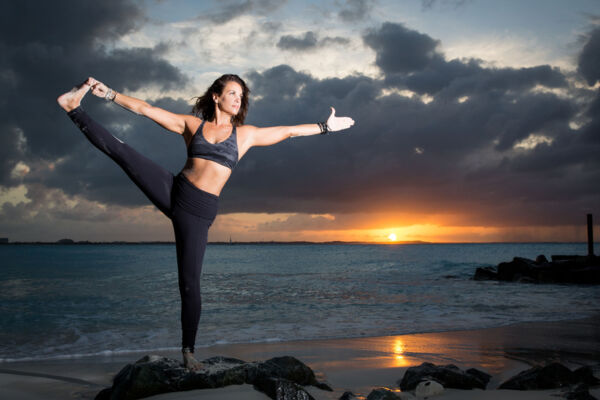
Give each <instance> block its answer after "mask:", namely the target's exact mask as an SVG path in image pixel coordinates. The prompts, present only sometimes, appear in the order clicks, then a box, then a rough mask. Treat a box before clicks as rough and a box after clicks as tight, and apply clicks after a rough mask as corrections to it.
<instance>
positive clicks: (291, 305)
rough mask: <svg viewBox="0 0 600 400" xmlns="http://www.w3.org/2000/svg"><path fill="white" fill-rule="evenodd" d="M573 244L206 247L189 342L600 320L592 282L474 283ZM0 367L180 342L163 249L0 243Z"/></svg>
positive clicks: (568, 250)
mask: <svg viewBox="0 0 600 400" xmlns="http://www.w3.org/2000/svg"><path fill="white" fill-rule="evenodd" d="M586 253H587V245H586V244H585V243H565V244H557V243H527V244H415V245H350V244H339V245H337V244H335V245H329V244H328V245H320V244H294V245H285V244H277V245H268V244H248V245H246V244H235V245H215V244H213V245H209V246H208V247H207V251H206V256H205V261H204V267H203V274H202V281H201V286H202V299H203V304H202V317H201V320H200V328H199V331H198V337H197V341H196V346H197V347H203V346H210V345H214V344H225V343H251V342H273V341H289V340H303V339H325V338H351V337H364V336H383V335H397V334H406V333H422V332H439V331H449V330H463V329H478V328H488V327H497V326H502V325H507V324H512V323H516V322H525V321H555V320H564V319H574V318H580V317H581V318H583V317H590V316H594V315H598V314H599V312H600V301H599V299H600V288H598V287H597V286H586V285H556V284H543V285H536V284H524V283H509V282H494V281H474V280H472V279H471V278H472V276H473V274H474V272H475V268H476V267H479V266H487V265H496V264H498V263H499V262H502V261H509V260H511V259H512V258H513V257H514V256H521V257H528V258H535V257H536V256H537V255H538V254H545V255H546V256H547V257H548V258H550V256H551V255H552V254H581V255H583V254H586ZM0 271H1V275H0V362H11V361H25V360H35V359H60V358H73V357H83V356H88V355H102V354H106V355H110V354H122V353H129V352H144V353H147V352H151V351H153V350H169V349H173V350H176V349H179V348H180V322H179V312H180V311H179V305H180V303H179V293H178V286H177V267H176V260H175V246H174V245H171V244H124V245H104V244H103V245H3V246H0Z"/></svg>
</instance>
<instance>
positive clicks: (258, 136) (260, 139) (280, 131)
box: [248, 107, 354, 146]
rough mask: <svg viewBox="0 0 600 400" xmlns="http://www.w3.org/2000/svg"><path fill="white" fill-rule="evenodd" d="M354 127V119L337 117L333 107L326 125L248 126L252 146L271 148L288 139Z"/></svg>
mask: <svg viewBox="0 0 600 400" xmlns="http://www.w3.org/2000/svg"><path fill="white" fill-rule="evenodd" d="M352 125H354V120H353V119H352V118H350V117H336V116H335V109H334V108H333V107H331V115H329V118H328V119H327V122H326V123H320V124H302V125H293V126H273V127H269V128H257V127H254V126H248V130H249V132H248V133H249V135H250V138H251V146H270V145H272V144H275V143H279V142H281V141H282V140H285V139H287V138H291V137H297V136H310V135H317V134H320V133H328V132H336V131H340V130H342V129H347V128H350V127H351V126H352Z"/></svg>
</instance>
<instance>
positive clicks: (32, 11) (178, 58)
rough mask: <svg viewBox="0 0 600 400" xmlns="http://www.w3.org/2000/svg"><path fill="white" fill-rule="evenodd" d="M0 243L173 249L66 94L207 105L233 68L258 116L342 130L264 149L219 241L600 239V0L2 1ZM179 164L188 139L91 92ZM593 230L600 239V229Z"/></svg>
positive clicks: (236, 178)
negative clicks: (86, 91) (86, 84)
mask: <svg viewBox="0 0 600 400" xmlns="http://www.w3.org/2000/svg"><path fill="white" fill-rule="evenodd" d="M0 21H1V23H0V31H1V34H0V50H1V52H2V58H1V60H0V93H1V96H0V114H1V116H0V237H8V238H9V239H10V240H11V241H55V240H58V239H61V238H72V239H74V240H91V241H112V240H125V241H153V240H159V241H170V240H173V234H172V229H171V225H170V221H169V220H168V219H167V218H166V217H164V216H163V215H162V214H161V213H160V212H159V211H157V210H156V209H155V208H154V207H153V206H151V205H150V203H149V201H148V200H146V199H145V197H144V196H143V195H142V194H141V193H140V192H139V190H138V189H137V188H136V187H135V186H134V185H133V184H132V183H131V182H130V181H129V179H128V178H127V177H126V176H125V174H124V173H123V172H122V171H121V170H120V169H119V168H118V167H117V166H116V165H115V164H114V163H113V162H112V161H111V160H109V159H108V158H107V157H106V156H105V155H104V154H102V153H100V152H99V151H98V150H96V149H95V148H94V147H93V146H92V145H91V144H90V143H89V142H88V141H87V140H86V139H85V138H84V137H83V135H82V134H81V133H80V132H79V131H78V130H77V128H76V127H75V126H74V125H73V124H72V123H71V122H70V120H69V119H68V118H67V117H66V116H65V114H64V112H63V111H62V110H61V109H60V108H59V107H58V105H57V104H56V97H57V96H58V95H59V94H61V93H63V92H65V91H66V90H68V89H70V88H71V87H72V86H73V85H74V84H77V83H80V82H82V81H83V80H84V79H85V78H86V77H88V76H93V77H95V78H97V79H98V80H100V81H103V82H105V83H106V84H107V85H109V86H111V87H114V88H115V89H116V90H117V91H120V92H123V93H126V94H130V95H133V96H136V97H139V98H142V99H145V100H147V101H149V102H151V103H153V104H155V105H157V106H160V107H163V108H166V109H168V110H171V111H174V112H179V113H188V112H189V111H190V109H191V106H190V104H191V102H192V97H194V96H198V95H200V94H201V93H203V92H204V91H205V90H206V88H207V87H208V85H210V83H212V81H213V80H214V79H215V78H217V77H218V76H220V75H221V74H223V73H236V74H239V75H240V76H242V78H244V79H245V80H246V81H247V83H248V84H249V86H250V89H251V91H252V93H251V97H250V111H249V115H248V118H247V122H248V123H250V124H253V125H257V126H270V125H292V124H299V123H313V122H318V121H323V120H325V119H326V118H327V116H328V110H329V106H334V107H335V108H336V110H337V114H338V115H348V116H351V117H352V118H353V119H354V120H355V121H356V124H355V126H354V127H352V128H351V129H349V130H347V131H344V132H342V133H335V134H332V135H328V136H321V135H316V136H311V137H308V138H294V139H291V140H287V141H284V142H282V143H279V144H277V145H275V146H271V147H264V148H254V149H252V150H250V152H249V153H248V154H247V155H246V156H245V157H244V158H243V159H242V160H241V161H240V163H239V164H238V166H237V167H236V169H235V170H234V172H233V175H232V178H231V179H230V181H229V182H228V184H227V186H226V187H225V189H224V190H223V192H222V193H221V199H220V206H219V216H218V217H217V219H216V221H215V223H214V224H213V226H212V228H211V232H210V236H209V240H211V241H221V240H229V238H230V237H231V238H232V239H233V240H234V241H269V240H281V241H288V240H310V241H330V240H342V241H369V242H390V241H391V239H390V238H392V239H393V238H394V236H391V235H395V239H396V240H400V241H415V240H421V241H433V242H496V241H502V242H506V241H585V240H586V231H585V215H586V214H587V213H593V214H595V217H596V222H597V225H600V2H598V0H573V1H563V0H556V1H552V0H526V1H522V0H503V1H501V2H498V1H493V0H421V1H419V0H410V1H409V0H405V1H398V0H376V1H363V0H330V1H291V0H290V1H279V0H220V1H191V0H190V1H174V0H162V1H159V0H154V1H150V0H148V1H121V0H110V1H107V0H103V1H75V0H73V1H56V2H54V1H47V2H46V1H45V2H42V1H38V2H24V1H20V2H18V1H3V2H1V3H0ZM83 106H84V108H85V109H86V110H87V111H88V112H89V113H90V115H91V116H92V117H93V118H95V119H96V120H97V121H99V122H100V123H101V124H103V125H105V126H106V127H107V128H108V129H109V130H110V131H111V132H112V133H113V134H114V135H115V136H117V137H119V138H120V139H121V140H123V141H125V142H127V143H129V144H130V145H131V146H133V147H134V148H136V149H137V150H139V151H140V152H142V153H143V154H145V155H147V156H148V157H150V158H151V159H153V160H155V161H156V162H157V163H159V164H161V165H163V166H164V167H166V168H168V169H169V170H171V171H172V172H174V173H177V172H179V170H180V169H181V168H182V166H183V164H184V163H185V144H184V141H183V139H182V137H180V136H179V135H176V134H172V133H169V132H166V131H164V130H162V129H161V128H160V127H158V126H157V125H155V124H153V123H152V122H151V121H148V120H145V119H144V118H143V117H139V116H135V115H133V114H131V113H128V112H126V111H124V110H123V109H121V108H119V107H118V106H116V105H115V104H109V103H105V102H103V101H101V100H99V99H98V98H95V97H94V98H93V97H92V96H88V97H87V98H86V99H85V100H84V103H83ZM595 235H596V239H598V237H600V236H599V235H600V230H599V229H598V228H596V230H595Z"/></svg>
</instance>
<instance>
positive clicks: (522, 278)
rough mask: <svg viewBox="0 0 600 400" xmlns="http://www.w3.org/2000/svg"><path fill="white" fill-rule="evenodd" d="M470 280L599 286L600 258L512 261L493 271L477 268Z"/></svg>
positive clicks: (516, 258) (568, 257)
mask: <svg viewBox="0 0 600 400" xmlns="http://www.w3.org/2000/svg"><path fill="white" fill-rule="evenodd" d="M473 279H475V280H477V281H482V280H498V281H508V282H523V283H574V284H593V285H598V284H600V257H598V256H552V261H548V260H547V259H546V257H545V256H543V255H540V256H538V257H537V258H536V259H535V260H531V259H528V258H523V257H515V258H513V260H512V261H509V262H502V263H500V264H498V265H497V266H496V267H480V268H477V270H476V271H475V275H474V276H473Z"/></svg>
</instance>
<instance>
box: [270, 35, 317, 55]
mask: <svg viewBox="0 0 600 400" xmlns="http://www.w3.org/2000/svg"><path fill="white" fill-rule="evenodd" d="M316 46H317V37H316V35H315V33H314V32H312V31H308V32H305V33H304V36H301V37H295V36H292V35H284V36H282V37H281V38H279V42H277V47H279V48H280V49H284V50H306V49H310V48H313V47H316Z"/></svg>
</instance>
